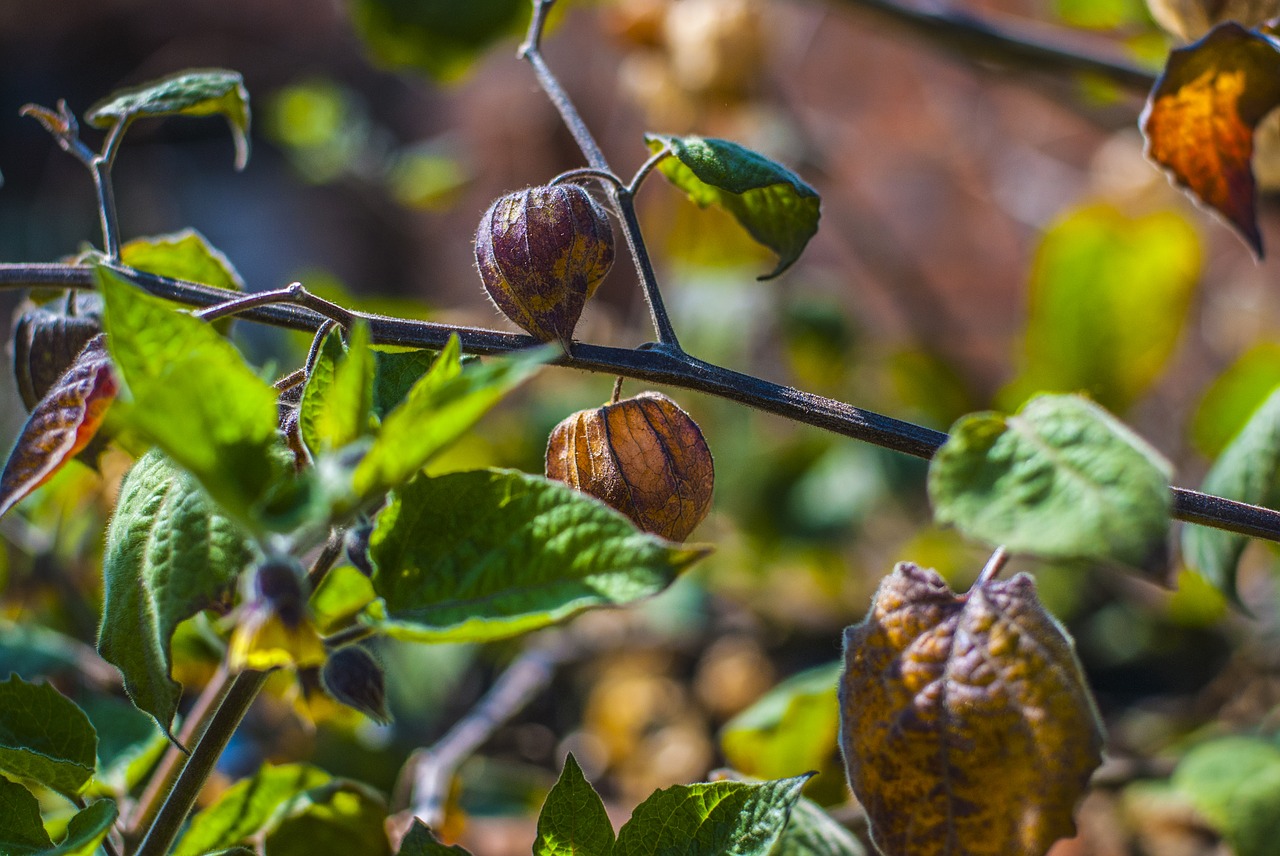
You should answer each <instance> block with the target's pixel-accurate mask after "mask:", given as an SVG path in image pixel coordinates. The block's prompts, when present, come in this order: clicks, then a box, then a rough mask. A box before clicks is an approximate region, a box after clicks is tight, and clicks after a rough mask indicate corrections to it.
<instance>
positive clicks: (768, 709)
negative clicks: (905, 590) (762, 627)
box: [720, 661, 843, 779]
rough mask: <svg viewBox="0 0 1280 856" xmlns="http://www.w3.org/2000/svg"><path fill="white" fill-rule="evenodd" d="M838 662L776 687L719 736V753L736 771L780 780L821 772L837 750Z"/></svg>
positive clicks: (728, 724)
mask: <svg viewBox="0 0 1280 856" xmlns="http://www.w3.org/2000/svg"><path fill="white" fill-rule="evenodd" d="M842 668H843V664H842V663H840V662H839V661H836V662H834V663H829V664H827V665H825V666H818V667H817V668H813V669H809V670H807V671H804V672H801V673H800V674H798V675H796V676H794V677H792V678H789V679H788V680H786V681H783V682H782V683H780V684H778V686H776V687H774V688H773V689H772V690H770V691H769V692H768V693H766V694H765V695H764V696H763V697H762V698H761V699H760V700H759V701H757V702H756V703H755V704H753V705H751V707H749V708H747V709H746V710H744V711H743V712H742V713H740V714H738V715H737V716H735V717H734V718H733V719H731V720H730V721H729V722H728V723H726V724H725V726H724V728H723V729H722V730H721V732H720V747H721V749H722V750H723V752H724V757H725V759H726V760H727V761H728V762H729V765H730V766H731V767H733V768H734V769H735V770H739V771H741V772H743V773H745V774H746V775H748V776H750V777H752V778H757V779H779V778H782V777H784V776H794V775H797V774H799V773H803V772H806V771H808V770H816V769H819V768H820V767H822V766H823V764H824V763H825V762H826V761H827V759H828V758H830V757H831V756H832V754H833V753H834V752H835V748H836V740H837V737H838V732H839V729H840V709H839V706H838V705H837V703H836V683H837V682H838V681H839V678H840V672H841V670H842Z"/></svg>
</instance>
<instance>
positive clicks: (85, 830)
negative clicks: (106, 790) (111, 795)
mask: <svg viewBox="0 0 1280 856" xmlns="http://www.w3.org/2000/svg"><path fill="white" fill-rule="evenodd" d="M119 815H120V812H119V811H118V810H117V809H116V804H115V803H114V802H112V801H111V800H98V801H97V802H95V803H90V804H89V806H88V807H87V808H84V809H82V810H81V811H79V812H77V813H76V816H75V817H73V818H71V822H70V823H69V824H67V835H66V837H65V838H63V839H62V841H60V842H58V844H57V845H55V846H54V847H53V848H52V849H50V850H47V851H45V852H44V853H42V854H41V856H94V854H96V853H97V852H98V845H100V844H101V843H102V839H104V838H106V837H107V833H108V832H110V831H111V825H112V824H114V823H115V822H116V818H117V817H119Z"/></svg>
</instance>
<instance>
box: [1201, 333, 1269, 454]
mask: <svg viewBox="0 0 1280 856" xmlns="http://www.w3.org/2000/svg"><path fill="white" fill-rule="evenodd" d="M1278 386H1280V344H1276V343H1275V342H1262V343H1260V344H1257V345H1254V346H1253V347H1252V348H1250V349H1249V350H1247V351H1245V352H1244V353H1243V354H1241V355H1240V357H1239V359H1237V360H1236V361H1235V362H1234V363H1232V364H1231V366H1230V367H1228V368H1227V370H1226V371H1225V372H1223V373H1222V374H1221V375H1219V376H1218V378H1217V379H1216V380H1214V382H1213V383H1212V384H1210V385H1209V388H1208V389H1207V390H1206V391H1205V393H1204V397H1203V398H1201V399H1200V404H1199V405H1198V406H1197V407H1196V412H1195V415H1194V416H1193V417H1192V418H1191V441H1192V442H1193V443H1195V445H1196V448H1197V449H1199V450H1200V451H1201V453H1203V454H1204V455H1205V456H1206V457H1210V458H1216V457H1217V456H1218V455H1220V454H1221V453H1222V450H1223V449H1225V448H1226V447H1227V443H1229V442H1231V438H1232V437H1234V436H1236V435H1237V434H1239V433H1240V429H1241V428H1243V427H1244V425H1245V423H1246V422H1248V421H1249V417H1250V416H1251V415H1253V413H1254V411H1256V410H1257V409H1258V408H1259V407H1261V406H1262V403H1263V402H1264V401H1266V400H1267V398H1268V396H1270V395H1271V392H1272V390H1274V389H1275V388H1276V387H1278Z"/></svg>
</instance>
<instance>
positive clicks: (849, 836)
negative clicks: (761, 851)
mask: <svg viewBox="0 0 1280 856" xmlns="http://www.w3.org/2000/svg"><path fill="white" fill-rule="evenodd" d="M866 853H867V851H866V848H865V847H863V846H862V842H861V841H859V840H858V839H857V838H856V837H854V835H853V833H852V832H850V831H849V830H847V829H845V828H844V827H843V826H841V825H840V824H838V823H836V821H835V820H834V819H832V817H831V815H829V814H827V813H826V812H825V811H823V810H822V807H821V806H819V805H818V804H817V803H815V802H813V801H812V800H809V799H806V798H804V797H801V798H800V799H799V800H797V801H796V804H795V807H794V808H792V809H791V820H789V821H788V822H787V828H786V829H784V830H783V831H782V837H781V838H779V839H778V843H777V844H775V845H774V847H773V850H772V851H771V852H770V854H769V856H866Z"/></svg>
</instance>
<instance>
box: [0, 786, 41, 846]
mask: <svg viewBox="0 0 1280 856" xmlns="http://www.w3.org/2000/svg"><path fill="white" fill-rule="evenodd" d="M51 847H53V842H52V841H50V840H49V833H47V832H45V830H44V824H43V823H41V822H40V802H39V800H37V799H36V798H35V795H34V794H32V793H31V791H29V790H27V789H26V788H24V787H23V786H22V785H20V784H18V783H17V782H11V781H9V780H8V779H6V778H4V777H3V776H0V853H4V854H7V856H37V854H41V853H44V852H45V851H46V850H48V849H49V848H51Z"/></svg>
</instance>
